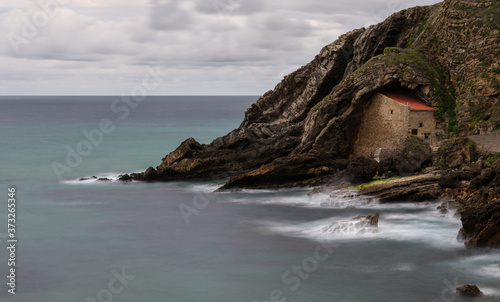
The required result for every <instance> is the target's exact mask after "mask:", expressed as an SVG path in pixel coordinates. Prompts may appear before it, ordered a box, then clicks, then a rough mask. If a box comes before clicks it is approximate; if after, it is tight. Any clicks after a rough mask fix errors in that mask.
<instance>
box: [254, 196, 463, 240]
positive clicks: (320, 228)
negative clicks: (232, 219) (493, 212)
mask: <svg viewBox="0 0 500 302" xmlns="http://www.w3.org/2000/svg"><path fill="white" fill-rule="evenodd" d="M414 207H415V206H414ZM354 216H355V215H354ZM352 218H353V217H346V218H339V217H332V218H327V219H321V220H317V221H312V222H304V223H297V222H279V223H278V222H264V221H261V222H259V225H260V227H259V231H261V232H266V233H274V234H281V235H284V236H291V237H302V238H309V239H314V240H373V239H388V240H398V241H409V242H422V243H426V244H431V245H434V246H439V247H444V248H450V247H451V248H458V247H460V248H462V247H463V243H461V242H458V241H457V240H456V236H457V233H458V230H459V229H460V221H459V220H458V219H455V218H453V217H452V215H448V216H442V215H441V214H439V213H437V211H436V210H433V211H430V210H429V211H419V212H417V213H397V214H391V213H381V214H380V219H379V223H378V228H375V227H373V226H370V225H368V224H367V223H366V222H364V221H359V220H352Z"/></svg>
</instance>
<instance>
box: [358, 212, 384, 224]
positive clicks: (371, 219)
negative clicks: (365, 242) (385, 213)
mask: <svg viewBox="0 0 500 302" xmlns="http://www.w3.org/2000/svg"><path fill="white" fill-rule="evenodd" d="M379 218H380V214H379V213H374V214H371V215H368V216H356V217H354V218H353V219H352V220H364V221H366V222H368V225H370V226H373V227H378V220H379Z"/></svg>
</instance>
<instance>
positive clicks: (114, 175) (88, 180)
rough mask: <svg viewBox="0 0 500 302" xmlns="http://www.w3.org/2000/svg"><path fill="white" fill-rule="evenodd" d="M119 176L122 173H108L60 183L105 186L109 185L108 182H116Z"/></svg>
mask: <svg viewBox="0 0 500 302" xmlns="http://www.w3.org/2000/svg"><path fill="white" fill-rule="evenodd" d="M120 175H123V173H115V172H108V173H101V174H96V175H93V176H87V177H80V178H76V179H70V180H63V181H61V183H64V184H69V185H85V184H87V185H88V184H105V183H110V182H118V179H119V178H120ZM106 178H107V179H109V180H99V179H106Z"/></svg>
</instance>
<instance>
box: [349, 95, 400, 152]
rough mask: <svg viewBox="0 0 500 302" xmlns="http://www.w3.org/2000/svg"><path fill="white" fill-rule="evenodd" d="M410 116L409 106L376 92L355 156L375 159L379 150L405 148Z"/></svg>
mask: <svg viewBox="0 0 500 302" xmlns="http://www.w3.org/2000/svg"><path fill="white" fill-rule="evenodd" d="M409 119H410V107H409V106H406V105H403V104H400V103H398V102H395V101H393V100H391V99H390V98H388V97H386V96H384V95H382V94H380V93H377V94H376V95H375V96H374V97H373V99H372V101H371V104H369V105H368V109H367V110H366V112H365V113H364V115H363V119H362V122H361V125H360V128H359V132H358V138H357V140H356V142H355V144H354V150H353V157H357V156H365V157H371V158H375V157H376V155H377V154H380V149H382V151H389V150H395V149H398V148H400V147H402V146H403V144H404V141H405V139H406V138H407V137H408V125H409ZM377 150H379V151H378V152H377Z"/></svg>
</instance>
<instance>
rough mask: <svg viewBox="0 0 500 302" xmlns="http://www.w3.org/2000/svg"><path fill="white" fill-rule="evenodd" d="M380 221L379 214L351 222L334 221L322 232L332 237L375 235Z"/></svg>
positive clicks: (358, 217) (360, 217) (351, 220)
mask: <svg viewBox="0 0 500 302" xmlns="http://www.w3.org/2000/svg"><path fill="white" fill-rule="evenodd" d="M378 220H379V213H374V214H372V215H369V216H356V217H354V218H352V219H350V220H342V221H334V222H332V223H331V224H329V225H327V226H325V227H323V228H321V230H320V231H321V232H322V233H326V234H332V235H344V234H364V233H367V232H371V233H374V232H377V231H378Z"/></svg>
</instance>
